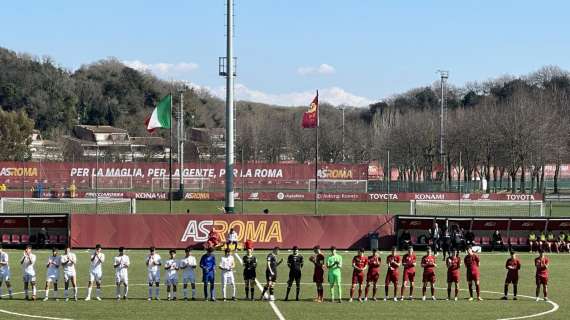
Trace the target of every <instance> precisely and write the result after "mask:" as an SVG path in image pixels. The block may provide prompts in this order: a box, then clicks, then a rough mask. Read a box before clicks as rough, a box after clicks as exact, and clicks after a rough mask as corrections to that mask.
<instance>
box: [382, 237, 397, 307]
mask: <svg viewBox="0 0 570 320" xmlns="http://www.w3.org/2000/svg"><path fill="white" fill-rule="evenodd" d="M400 262H401V258H400V256H399V255H398V254H397V253H396V247H392V253H390V254H389V255H388V256H387V257H386V264H387V265H388V271H387V272H386V280H385V281H384V285H385V286H384V301H387V300H388V290H389V289H390V283H393V284H394V301H398V297H397V295H398V278H400V273H399V272H398V269H399V268H400Z"/></svg>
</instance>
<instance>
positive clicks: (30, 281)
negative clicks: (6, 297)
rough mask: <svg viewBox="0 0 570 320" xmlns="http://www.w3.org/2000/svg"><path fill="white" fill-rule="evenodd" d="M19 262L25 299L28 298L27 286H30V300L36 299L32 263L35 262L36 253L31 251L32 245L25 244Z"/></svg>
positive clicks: (34, 274)
mask: <svg viewBox="0 0 570 320" xmlns="http://www.w3.org/2000/svg"><path fill="white" fill-rule="evenodd" d="M20 264H21V265H22V274H23V277H22V278H23V280H24V293H25V295H26V300H29V299H30V298H29V295H28V288H29V286H32V300H36V270H35V269H34V265H35V264H36V255H35V254H33V253H32V246H30V245H27V246H26V249H25V250H24V255H23V256H22V259H20Z"/></svg>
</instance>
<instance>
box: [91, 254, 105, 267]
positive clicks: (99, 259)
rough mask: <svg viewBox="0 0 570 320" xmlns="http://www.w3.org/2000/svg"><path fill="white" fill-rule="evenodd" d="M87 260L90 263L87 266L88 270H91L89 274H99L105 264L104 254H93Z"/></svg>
mask: <svg viewBox="0 0 570 320" xmlns="http://www.w3.org/2000/svg"><path fill="white" fill-rule="evenodd" d="M91 259H93V260H91ZM89 260H90V261H91V262H90V264H89V270H91V272H101V265H102V264H103V262H105V254H104V253H99V255H97V253H96V252H93V254H92V255H91V257H89Z"/></svg>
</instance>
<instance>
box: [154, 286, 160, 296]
mask: <svg viewBox="0 0 570 320" xmlns="http://www.w3.org/2000/svg"><path fill="white" fill-rule="evenodd" d="M154 293H155V294H156V297H157V298H158V294H159V293H160V290H159V288H158V287H156V289H154Z"/></svg>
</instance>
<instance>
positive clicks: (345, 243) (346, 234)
mask: <svg viewBox="0 0 570 320" xmlns="http://www.w3.org/2000/svg"><path fill="white" fill-rule="evenodd" d="M212 228H214V229H216V230H218V231H219V232H220V233H221V234H222V235H223V236H225V235H226V234H227V232H228V230H229V229H230V228H234V229H235V230H237V232H238V234H239V241H240V242H243V241H245V240H246V239H250V240H253V241H254V243H255V246H256V247H257V248H265V249H267V248H273V247H275V246H279V247H282V248H291V247H293V246H295V245H296V246H299V247H300V248H305V249H308V248H313V247H314V246H315V245H320V246H322V247H324V248H326V247H330V246H336V247H338V248H347V249H348V248H358V247H362V246H363V247H367V246H368V233H369V232H377V233H378V234H379V236H380V246H381V247H382V248H389V247H390V246H392V245H393V244H394V241H395V240H394V225H393V217H392V216H387V215H379V216H373V215H350V216H349V215H342V216H340V215H339V216H323V217H318V216H301V215H165V214H145V215H91V214H77V215H72V216H71V244H72V246H74V247H80V248H85V247H93V246H94V245H95V244H97V243H100V244H101V245H103V246H104V247H110V248H113V247H120V246H124V247H126V248H133V249H141V248H148V247H151V246H155V247H157V248H184V247H187V246H196V245H201V244H202V243H204V242H205V241H207V238H208V237H207V236H208V233H209V231H210V230H212ZM223 239H225V238H223Z"/></svg>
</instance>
